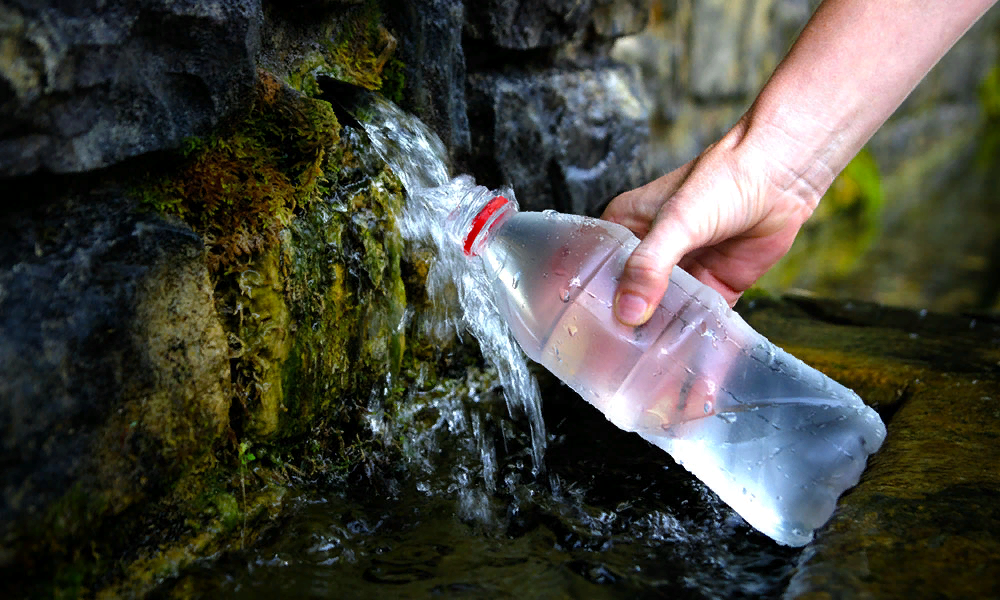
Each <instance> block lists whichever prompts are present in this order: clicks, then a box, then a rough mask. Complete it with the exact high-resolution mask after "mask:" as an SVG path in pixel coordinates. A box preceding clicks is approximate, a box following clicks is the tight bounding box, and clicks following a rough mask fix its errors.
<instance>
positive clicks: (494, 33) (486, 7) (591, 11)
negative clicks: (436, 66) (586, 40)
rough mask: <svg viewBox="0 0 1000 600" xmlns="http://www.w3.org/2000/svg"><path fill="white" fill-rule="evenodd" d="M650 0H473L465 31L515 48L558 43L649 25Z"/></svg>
mask: <svg viewBox="0 0 1000 600" xmlns="http://www.w3.org/2000/svg"><path fill="white" fill-rule="evenodd" d="M649 4H650V2H649V0H541V1H533V0H516V1H513V2H511V1H508V0H487V1H485V2H469V3H468V5H467V9H466V10H467V11H468V17H467V22H466V33H468V34H469V36H471V37H472V38H474V39H477V40H483V41H486V42H489V43H490V44H493V45H495V46H499V47H501V48H510V49H517V50H526V49H529V48H540V47H549V46H557V45H559V44H563V43H565V42H568V41H570V40H575V39H579V38H581V37H583V36H585V35H586V34H587V33H588V31H589V32H591V33H593V34H594V35H596V36H598V37H604V38H615V37H620V36H623V35H628V34H631V33H638V32H639V31H641V30H642V28H643V27H644V26H645V25H646V18H647V15H648V13H649Z"/></svg>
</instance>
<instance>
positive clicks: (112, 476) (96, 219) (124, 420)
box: [0, 188, 229, 566]
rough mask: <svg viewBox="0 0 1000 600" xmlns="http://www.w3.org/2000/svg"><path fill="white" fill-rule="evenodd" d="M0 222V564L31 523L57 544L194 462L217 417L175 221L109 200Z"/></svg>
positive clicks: (218, 341) (183, 236) (204, 281)
mask: <svg viewBox="0 0 1000 600" xmlns="http://www.w3.org/2000/svg"><path fill="white" fill-rule="evenodd" d="M43 189H44V188H43ZM0 226H2V230H3V235H2V236H0V239H2V242H0V440H2V444H3V456H4V458H3V469H2V471H0V490H2V496H0V540H3V541H2V544H3V547H2V551H0V556H2V557H3V563H6V562H7V561H8V560H11V559H12V553H13V552H14V549H15V548H16V547H17V546H18V544H19V543H20V541H19V539H20V537H21V536H22V534H26V532H28V531H29V530H31V531H36V530H39V531H40V532H41V534H40V535H41V538H42V539H41V540H35V543H42V544H53V545H54V546H57V545H58V544H60V541H59V540H60V539H63V538H64V536H66V535H73V534H75V533H79V532H86V531H88V530H89V528H92V527H94V526H95V525H96V523H98V522H99V519H100V518H101V517H103V516H105V515H109V514H118V513H121V512H122V511H124V510H125V509H127V508H129V507H130V506H132V505H133V504H135V503H136V502H138V501H140V500H142V499H143V498H147V499H148V498H149V497H155V496H156V495H157V494H158V493H160V491H161V490H163V489H164V488H166V487H168V486H169V485H170V484H171V483H172V482H173V481H174V480H175V479H176V478H177V477H178V476H179V475H180V474H181V473H182V472H183V471H184V470H185V469H187V468H189V466H190V465H191V464H193V463H194V462H195V461H196V460H198V459H199V458H200V457H202V456H203V455H204V454H205V453H206V452H207V451H208V450H209V449H210V448H211V447H212V445H213V442H214V440H216V439H217V438H218V437H219V436H220V435H221V434H222V432H223V429H224V428H225V427H226V425H227V423H228V411H229V350H228V347H227V345H226V341H225V337H224V335H223V331H222V327H221V325H220V322H219V320H218V318H217V316H216V314H215V309H214V305H213V299H212V285H211V282H210V281H209V278H208V272H207V271H206V269H205V265H204V260H203V246H202V243H201V240H200V239H199V238H198V236H196V235H194V233H193V232H192V231H191V230H190V229H189V228H187V227H186V226H183V225H181V224H177V223H171V222H167V221H164V220H162V219H159V218H156V217H153V216H146V215H141V214H137V213H136V212H134V210H133V208H132V207H131V206H130V205H129V203H128V202H126V201H125V200H123V199H122V197H121V195H120V194H119V193H118V192H115V191H107V192H94V193H91V194H85V195H75V194H71V195H69V196H68V197H64V198H61V199H59V200H57V201H54V202H51V203H49V204H47V205H44V206H43V207H41V208H38V209H35V210H30V209H28V210H25V211H24V212H21V213H18V214H13V215H11V214H8V215H5V216H4V217H3V219H2V225H0ZM4 566H6V565H4Z"/></svg>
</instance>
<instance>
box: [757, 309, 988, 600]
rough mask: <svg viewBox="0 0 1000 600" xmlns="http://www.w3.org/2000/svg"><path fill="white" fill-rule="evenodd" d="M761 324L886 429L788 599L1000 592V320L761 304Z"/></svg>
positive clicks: (805, 558) (802, 565)
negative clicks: (870, 409) (872, 410)
mask: <svg viewBox="0 0 1000 600" xmlns="http://www.w3.org/2000/svg"><path fill="white" fill-rule="evenodd" d="M748 314H749V317H750V318H749V319H748V320H749V322H750V323H751V324H752V325H754V326H755V327H757V328H758V329H759V330H760V331H762V332H763V333H764V334H765V335H768V336H770V337H771V339H772V340H773V341H775V342H776V343H778V344H779V345H784V346H785V347H786V349H787V350H790V351H791V352H793V353H795V354H797V355H799V356H800V357H801V358H803V359H804V360H805V361H806V362H809V363H810V364H812V365H813V366H816V367H817V368H819V369H821V370H823V371H825V372H826V373H828V374H829V375H831V376H832V377H834V378H835V379H838V380H839V381H841V382H842V383H844V384H846V385H848V386H851V387H853V388H854V389H855V390H856V391H858V393H859V394H860V395H861V396H862V397H863V398H865V400H866V401H868V402H869V403H871V404H873V405H874V406H876V407H877V408H878V409H879V411H880V412H881V413H882V416H883V418H884V419H886V421H887V426H888V436H887V438H886V441H885V444H884V445H883V447H882V449H881V450H880V451H879V453H878V454H876V455H875V456H874V458H873V459H872V460H871V461H870V462H869V469H868V471H867V472H866V473H865V475H864V476H863V477H862V480H861V483H860V484H859V485H858V486H857V487H856V488H854V489H853V490H852V491H850V492H848V493H847V494H845V495H844V496H843V497H842V498H841V502H840V507H839V509H838V510H837V512H836V513H835V514H834V518H833V519H832V521H831V522H830V523H829V525H828V526H827V527H826V529H825V530H824V531H821V532H820V533H819V535H817V538H816V541H815V542H813V543H812V544H811V545H810V546H808V547H807V549H806V550H805V552H804V553H803V554H802V557H801V559H800V562H799V564H798V567H797V572H796V574H795V575H794V577H793V578H792V580H791V582H790V584H789V587H788V590H787V592H786V597H831V596H832V597H844V598H854V597H876V598H901V597H908V596H910V597H926V596H927V594H928V593H929V591H931V590H933V592H934V593H935V594H942V597H965V598H970V597H991V596H995V595H996V593H997V591H998V590H1000V575H998V573H1000V510H998V503H997V502H998V500H1000V473H998V471H997V469H996V465H997V464H998V462H1000V325H998V323H997V321H996V320H995V319H993V318H989V317H982V316H980V317H977V318H973V317H962V316H942V315H934V314H927V313H926V312H920V311H910V310H902V309H891V308H886V307H881V306H878V305H872V304H860V303H843V302H833V301H817V300H811V299H805V298H797V299H793V300H792V301H791V302H789V303H786V304H785V308H779V307H778V306H777V305H774V304H772V303H770V302H758V303H757V307H756V308H755V309H753V310H751V311H749V313H748Z"/></svg>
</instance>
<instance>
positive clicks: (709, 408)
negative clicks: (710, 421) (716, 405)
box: [704, 402, 712, 415]
mask: <svg viewBox="0 0 1000 600" xmlns="http://www.w3.org/2000/svg"><path fill="white" fill-rule="evenodd" d="M704 408H705V414H706V415H707V414H708V413H710V412H712V403H711V402H706V403H705V407H704Z"/></svg>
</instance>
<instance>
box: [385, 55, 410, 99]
mask: <svg viewBox="0 0 1000 600" xmlns="http://www.w3.org/2000/svg"><path fill="white" fill-rule="evenodd" d="M405 88H406V65H405V64H404V63H403V61H401V60H399V59H396V58H390V59H389V61H388V62H387V63H386V65H385V69H383V70H382V87H381V88H380V91H381V92H382V95H383V96H385V97H386V98H388V99H389V100H392V101H393V102H395V103H396V104H402V103H403V90H404V89H405Z"/></svg>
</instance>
